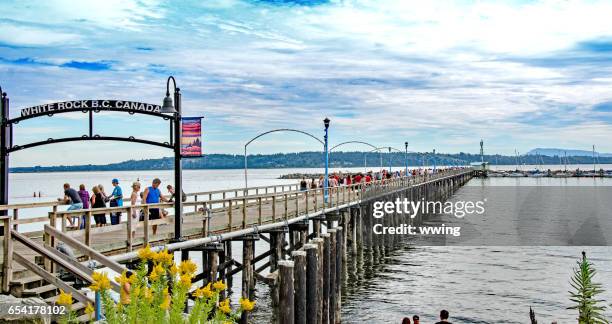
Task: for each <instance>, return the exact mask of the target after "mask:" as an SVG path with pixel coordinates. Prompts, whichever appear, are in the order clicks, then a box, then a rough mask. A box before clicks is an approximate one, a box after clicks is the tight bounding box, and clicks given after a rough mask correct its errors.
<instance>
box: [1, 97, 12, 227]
mask: <svg viewBox="0 0 612 324" xmlns="http://www.w3.org/2000/svg"><path fill="white" fill-rule="evenodd" d="M8 118H9V98H8V97H7V96H6V93H5V92H4V91H2V87H0V125H1V126H0V142H1V143H0V179H1V180H0V205H7V204H8V176H9V158H8V146H9V145H10V143H9V133H8V129H7V123H6V121H7V120H8ZM7 212H8V211H6V210H3V211H0V216H4V215H7Z"/></svg>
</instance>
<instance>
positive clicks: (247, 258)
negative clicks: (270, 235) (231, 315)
mask: <svg viewBox="0 0 612 324" xmlns="http://www.w3.org/2000/svg"><path fill="white" fill-rule="evenodd" d="M254 253H255V241H254V240H252V239H245V240H243V241H242V266H243V269H242V297H243V298H248V299H253V290H252V289H251V287H252V286H253V264H252V262H253V254H254ZM250 318H251V312H243V313H242V317H241V323H249V322H250Z"/></svg>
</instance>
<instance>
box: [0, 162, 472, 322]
mask: <svg viewBox="0 0 612 324" xmlns="http://www.w3.org/2000/svg"><path fill="white" fill-rule="evenodd" d="M472 175H473V170H472V169H449V170H441V171H440V172H439V173H436V174H434V175H430V176H426V177H423V176H417V177H405V178H394V179H387V180H384V181H375V182H372V183H370V184H367V185H366V184H363V183H360V184H354V185H350V186H340V187H334V188H329V198H328V201H327V203H326V202H325V199H324V197H323V194H324V193H323V189H322V188H318V189H311V190H307V191H300V190H298V189H299V188H298V186H297V185H278V186H267V187H257V188H249V189H248V190H247V189H242V188H240V189H232V190H218V191H212V192H198V193H190V194H187V196H188V200H187V201H186V202H184V203H183V206H184V214H183V215H182V217H181V219H182V222H183V226H182V228H183V230H182V233H181V237H182V238H183V240H181V241H173V240H172V239H173V238H174V237H175V235H174V226H173V224H174V221H175V220H176V217H174V215H169V216H168V217H166V218H165V219H160V220H148V218H147V217H144V221H138V219H134V218H132V217H128V215H131V214H132V211H134V210H137V211H142V212H143V213H144V214H145V215H148V210H149V209H151V208H165V209H167V210H169V211H172V209H173V208H172V206H173V203H161V204H149V205H138V206H129V205H127V206H123V207H113V208H103V209H95V210H91V209H89V210H81V211H72V212H67V211H60V209H62V208H61V206H60V204H59V203H58V202H48V203H47V202H44V203H31V204H14V205H2V206H0V210H6V211H8V214H9V216H0V221H1V222H2V223H3V228H4V231H3V233H5V234H4V236H2V237H1V238H0V239H1V240H2V289H3V291H4V292H5V293H11V294H13V295H15V296H18V297H22V296H40V297H42V298H45V299H46V300H47V301H49V302H52V301H53V300H54V298H55V296H56V294H57V289H58V288H62V289H64V290H67V291H70V292H72V293H73V296H74V298H75V299H76V301H77V303H78V304H80V307H81V308H82V307H84V306H83V305H85V304H86V303H87V302H92V303H93V301H92V300H91V298H89V297H87V294H86V293H85V292H84V291H83V290H80V289H76V288H73V287H72V283H70V282H63V281H61V280H59V279H58V278H57V275H56V270H57V266H61V267H63V268H65V269H67V270H68V271H70V272H72V273H73V274H74V275H75V276H76V277H79V278H81V279H83V280H84V281H85V282H91V269H89V268H87V267H86V266H84V264H86V261H87V260H91V259H93V260H95V261H97V263H98V265H99V266H100V267H105V268H108V269H110V270H113V271H116V272H121V271H122V270H123V269H125V268H126V265H124V264H125V263H126V262H129V261H131V260H133V259H135V258H136V252H135V251H136V250H137V249H138V248H140V247H143V246H144V245H146V244H151V246H163V247H164V248H168V249H169V250H170V251H181V259H187V258H189V253H190V252H197V253H202V264H201V265H198V267H199V269H201V270H202V272H201V273H200V274H199V275H198V276H197V279H198V280H201V281H202V282H204V283H206V282H209V281H213V280H217V279H221V280H227V281H228V283H229V284H230V285H231V281H232V276H233V275H234V274H236V273H239V272H242V282H243V284H242V295H243V296H245V297H250V298H252V297H254V296H253V288H254V282H255V280H261V281H263V282H266V283H270V284H272V285H273V286H274V287H277V289H279V293H281V292H282V291H283V287H278V285H277V284H275V283H278V282H279V276H280V275H281V274H282V273H287V272H286V271H285V272H283V271H277V270H279V268H282V267H291V268H293V266H294V261H295V262H306V258H302V256H303V255H306V254H304V253H308V254H309V255H310V254H313V256H314V257H315V260H317V261H316V263H317V264H316V265H315V266H314V268H312V265H309V266H308V269H309V271H310V269H314V270H313V271H316V274H309V275H311V277H312V276H315V277H316V278H318V276H321V275H322V276H323V277H321V279H317V281H316V282H311V281H308V280H306V278H303V279H304V280H302V281H303V282H304V283H305V284H307V286H306V287H299V289H298V287H295V289H294V290H295V296H293V295H291V296H284V297H286V298H290V299H291V300H292V301H291V303H290V304H291V305H290V306H291V307H290V310H289V309H288V308H289V304H284V303H287V301H283V299H280V301H279V300H276V303H281V304H280V305H278V304H277V305H276V306H277V307H275V321H277V322H281V323H290V322H291V323H293V319H295V320H296V321H300V322H301V319H303V318H304V317H305V316H306V314H312V313H311V312H313V311H314V312H315V314H318V315H317V316H318V317H317V318H320V319H322V318H323V316H326V318H327V320H328V322H330V323H332V322H338V323H339V322H340V318H339V317H340V315H339V314H340V313H339V310H340V308H339V307H340V294H341V292H340V290H341V288H340V287H341V286H340V284H339V282H340V276H341V272H340V270H338V272H337V277H336V278H337V280H336V281H335V284H336V285H337V291H335V292H334V293H330V294H328V297H327V298H330V300H327V301H324V299H325V298H324V296H321V294H320V293H313V292H309V291H310V290H313V289H314V290H317V287H320V286H318V284H319V281H321V280H331V281H330V282H328V284H331V286H332V287H333V286H334V281H333V280H332V279H333V278H332V277H331V274H330V271H331V272H333V271H336V270H334V269H341V267H342V264H344V263H346V262H343V258H344V259H345V258H346V254H347V253H348V252H347V249H348V250H350V251H356V250H357V249H360V248H377V247H383V248H384V247H387V246H389V244H390V246H393V244H394V243H393V242H394V240H395V238H384V237H382V235H381V237H378V235H373V234H372V225H373V222H386V223H387V222H388V223H387V224H388V225H390V226H392V225H394V224H396V225H399V224H401V223H412V222H418V221H419V220H420V218H421V217H423V216H422V215H420V216H419V217H417V218H416V219H409V218H406V219H404V218H403V217H405V216H403V215H394V216H393V217H385V218H384V219H374V218H372V217H370V215H371V207H372V206H371V204H372V202H373V201H374V200H394V199H395V198H399V197H404V198H410V199H421V198H429V199H431V198H432V197H433V198H435V197H439V198H441V197H447V196H448V195H450V194H452V192H454V191H455V190H456V189H458V188H459V187H460V186H461V185H463V184H464V183H465V182H467V181H468V180H469V179H470V178H471V177H472ZM26 209H36V210H37V211H39V210H40V212H41V215H40V216H39V217H34V218H20V217H19V215H20V211H22V213H23V210H26ZM94 212H95V213H96V214H100V213H106V214H108V213H111V212H113V213H114V212H122V213H123V217H122V222H121V223H120V224H118V225H110V226H104V227H93V225H92V220H93V217H92V216H93V214H94ZM83 213H87V214H88V215H89V217H86V219H87V221H86V227H85V229H83V230H78V229H73V228H70V227H69V226H68V222H67V218H68V217H72V216H74V215H83ZM24 224H40V225H44V230H42V231H34V232H27V233H24V232H22V231H20V228H19V227H20V226H22V225H24ZM40 225H39V226H40ZM154 225H157V226H158V227H159V228H158V231H157V233H156V234H153V231H152V226H154ZM7 229H10V230H7ZM259 239H262V240H264V241H266V242H267V243H268V244H269V246H270V248H269V250H268V251H266V252H264V253H262V254H261V255H259V256H257V255H255V249H254V241H255V240H259ZM59 241H62V242H64V243H65V244H67V245H69V246H70V247H72V248H73V249H74V250H75V253H76V254H77V256H78V261H71V260H66V259H67V258H65V257H63V256H62V255H60V254H59V253H58V252H57V251H56V250H55V247H56V246H57V243H58V242H59ZM233 241H240V244H242V248H243V255H242V258H241V262H238V261H236V260H235V259H234V258H233V257H232V248H231V247H232V245H231V244H232V242H233ZM326 247H327V249H331V250H326ZM330 255H331V256H332V257H333V256H335V257H336V259H335V262H332V261H333V260H332V259H329V257H330ZM308 260H311V262H313V261H312V260H313V259H308ZM324 260H327V261H325V262H328V263H325V262H324ZM305 264H306V263H304V265H305ZM264 269H268V270H269V273H270V274H269V275H266V276H264V275H262V274H260V273H261V272H262V271H263V270H264ZM295 275H301V272H298V271H295ZM305 275H306V273H304V276H305ZM325 278H326V279H325ZM292 280H293V279H292ZM295 280H296V282H297V281H298V278H295ZM302 281H299V282H302ZM194 282H195V280H194ZM281 282H286V280H285V281H283V280H281ZM292 282H293V281H292ZM321 284H322V281H321ZM114 288H116V289H117V288H118V287H114ZM285 288H286V287H285ZM302 290H304V291H302ZM285 293H286V291H285ZM292 294H293V293H292ZM302 294H303V295H304V296H302ZM307 294H308V297H309V298H306V297H307V296H306V295H307ZM312 294H314V297H313V296H311V295H312ZM330 296H331V297H330ZM334 296H335V297H334ZM294 297H295V299H300V298H304V305H303V306H304V308H303V309H294V307H293V306H294V303H293V300H295V299H294ZM310 297H312V298H310ZM313 298H314V299H313ZM334 298H335V299H334ZM307 300H308V302H307ZM323 303H324V304H323ZM296 305H297V304H296ZM75 308H77V310H78V309H79V308H78V307H75ZM324 310H326V311H324ZM289 311H290V312H291V314H286V312H289ZM289 318H291V319H292V320H291V321H286V320H288V319H289ZM332 319H334V320H333V321H332ZM243 321H244V322H246V321H248V318H245V319H244V320H243Z"/></svg>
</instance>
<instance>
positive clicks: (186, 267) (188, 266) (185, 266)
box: [179, 259, 198, 274]
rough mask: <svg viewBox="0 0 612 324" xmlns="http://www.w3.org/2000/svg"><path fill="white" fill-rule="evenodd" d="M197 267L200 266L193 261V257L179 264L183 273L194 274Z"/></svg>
mask: <svg viewBox="0 0 612 324" xmlns="http://www.w3.org/2000/svg"><path fill="white" fill-rule="evenodd" d="M197 269H198V266H197V265H196V264H195V263H194V262H193V261H191V259H187V260H184V261H181V264H180V265H179V271H180V272H181V274H186V273H188V274H194V273H195V272H196V270H197Z"/></svg>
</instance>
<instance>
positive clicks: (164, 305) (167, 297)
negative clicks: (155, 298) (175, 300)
mask: <svg viewBox="0 0 612 324" xmlns="http://www.w3.org/2000/svg"><path fill="white" fill-rule="evenodd" d="M159 307H161V309H169V308H170V295H164V301H163V302H162V303H161V304H160V305H159Z"/></svg>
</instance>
